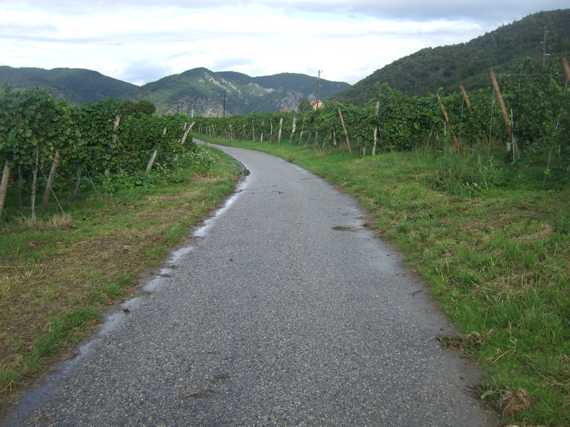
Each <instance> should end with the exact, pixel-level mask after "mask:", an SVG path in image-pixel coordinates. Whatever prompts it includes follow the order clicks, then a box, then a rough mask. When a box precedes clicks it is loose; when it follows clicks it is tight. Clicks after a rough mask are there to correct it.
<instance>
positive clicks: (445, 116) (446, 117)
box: [437, 94, 459, 150]
mask: <svg viewBox="0 0 570 427" xmlns="http://www.w3.org/2000/svg"><path fill="white" fill-rule="evenodd" d="M437 103H438V104H439V109H440V110H441V114H442V115H443V120H444V121H445V125H446V126H447V128H448V129H449V133H450V134H451V137H452V138H453V146H454V148H455V150H459V139H458V138H457V136H456V135H455V133H454V132H453V130H452V127H451V122H450V121H449V114H447V110H446V108H445V105H443V101H442V100H441V96H439V94H437Z"/></svg>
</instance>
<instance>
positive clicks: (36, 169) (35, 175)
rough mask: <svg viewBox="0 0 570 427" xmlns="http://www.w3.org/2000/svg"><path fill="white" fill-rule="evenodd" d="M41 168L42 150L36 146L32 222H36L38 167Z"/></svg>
mask: <svg viewBox="0 0 570 427" xmlns="http://www.w3.org/2000/svg"><path fill="white" fill-rule="evenodd" d="M39 168H40V150H39V149H38V148H36V160H35V164H34V171H33V173H32V195H31V208H32V224H35V223H36V220H37V217H36V193H37V189H38V169H39Z"/></svg>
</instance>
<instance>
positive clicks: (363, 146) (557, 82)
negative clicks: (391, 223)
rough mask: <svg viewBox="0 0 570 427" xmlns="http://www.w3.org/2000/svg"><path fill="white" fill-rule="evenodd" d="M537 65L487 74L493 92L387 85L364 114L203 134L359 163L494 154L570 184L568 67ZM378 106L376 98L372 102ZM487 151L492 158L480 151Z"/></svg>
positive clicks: (296, 116) (338, 111)
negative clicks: (386, 154)
mask: <svg viewBox="0 0 570 427" xmlns="http://www.w3.org/2000/svg"><path fill="white" fill-rule="evenodd" d="M560 62H561V65H562V67H560V66H556V67H554V66H549V67H547V68H546V69H545V68H543V67H542V65H540V64H537V63H535V62H533V61H530V60H529V61H527V62H525V63H523V64H522V65H521V66H520V67H519V69H518V70H517V72H516V73H511V74H506V75H500V76H499V77H497V76H496V75H495V73H494V72H492V71H491V72H490V74H489V88H488V89H481V90H478V91H473V92H472V93H468V92H467V91H466V90H465V88H464V87H463V86H461V87H460V88H458V90H457V92H454V93H448V94H444V93H436V94H433V95H431V96H422V97H415V96H405V95H402V94H400V93H399V92H397V91H395V90H392V89H391V88H390V87H389V86H387V85H382V86H380V87H378V88H377V92H376V94H375V96H374V97H373V98H374V101H373V102H371V103H369V104H368V105H366V106H356V105H351V104H342V103H335V102H331V103H327V104H326V105H325V107H324V108H320V109H318V110H312V109H308V111H304V112H303V111H302V112H299V113H274V114H251V115H248V116H241V117H228V118H202V119H199V120H197V123H196V126H197V130H198V132H200V133H201V134H204V135H208V136H216V137H224V138H226V139H229V140H233V139H242V140H251V141H257V142H259V143H269V142H280V141H282V140H285V139H286V140H289V141H290V142H291V143H293V144H298V145H307V146H314V147H317V148H319V149H331V148H341V149H344V150H347V151H349V152H352V153H356V154H358V155H361V156H367V155H375V154H377V153H379V152H383V151H409V150H412V149H419V148H422V149H423V148H433V149H435V150H442V149H446V148H450V149H451V150H452V151H454V152H456V153H458V154H460V155H462V156H464V157H465V158H469V157H471V156H472V155H473V154H475V155H478V154H480V153H482V152H492V153H493V155H495V156H497V157H498V158H499V159H504V160H505V162H506V163H512V164H516V163H519V162H523V163H525V162H526V164H532V165H536V164H537V163H540V164H542V165H543V167H542V172H541V173H544V177H543V178H545V179H553V178H554V177H555V179H567V178H568V175H569V172H570V170H569V164H570V163H569V160H570V143H569V142H568V141H569V139H568V138H569V137H568V135H570V92H569V90H568V81H569V80H570V67H569V66H568V62H567V61H566V60H565V59H564V58H563V59H562V60H561V61H560ZM371 98H372V96H371ZM482 147H486V148H487V150H482Z"/></svg>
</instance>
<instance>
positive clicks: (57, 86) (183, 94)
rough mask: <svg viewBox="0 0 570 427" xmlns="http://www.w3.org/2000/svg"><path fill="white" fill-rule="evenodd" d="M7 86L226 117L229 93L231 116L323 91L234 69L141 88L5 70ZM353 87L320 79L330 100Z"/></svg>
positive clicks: (63, 73)
mask: <svg viewBox="0 0 570 427" xmlns="http://www.w3.org/2000/svg"><path fill="white" fill-rule="evenodd" d="M1 84H5V85H8V86H12V87H16V88H32V87H40V88H45V89H47V90H48V91H49V92H51V93H52V94H54V95H56V96H60V97H62V98H65V99H67V100H68V101H70V102H73V103H78V104H80V103H87V102H96V101H101V100H103V99H106V98H117V99H148V100H149V101H152V102H153V103H155V104H156V106H157V108H158V111H160V112H171V113H172V112H187V113H191V112H192V111H194V113H195V114H196V115H220V114H222V112H223V105H224V94H225V97H226V113H227V114H244V113H250V112H267V111H280V110H293V109H295V108H297V106H298V104H299V101H300V100H301V99H302V98H304V97H307V98H313V97H315V92H316V88H317V81H316V78H315V77H310V76H306V75H303V74H289V73H284V74H276V75H274V76H264V77H250V76H248V75H245V74H241V73H236V72H231V71H227V72H219V73H216V72H213V71H210V70H207V69H206V68H196V69H193V70H189V71H186V72H184V73H182V74H176V75H173V76H168V77H164V78H163V79H160V80H158V81H156V82H154V83H149V84H146V85H144V86H142V87H139V86H135V85H133V84H130V83H126V82H123V81H121V80H117V79H113V78H111V77H107V76H104V75H103V74H100V73H98V72H96V71H90V70H82V69H73V68H55V69H53V70H44V69H41V68H11V67H6V66H0V85H1ZM349 87H350V85H348V84H347V83H338V82H330V81H327V80H320V84H319V88H320V97H321V98H322V99H326V98H329V97H331V96H333V95H335V94H337V93H339V92H341V91H342V90H345V89H347V88H349Z"/></svg>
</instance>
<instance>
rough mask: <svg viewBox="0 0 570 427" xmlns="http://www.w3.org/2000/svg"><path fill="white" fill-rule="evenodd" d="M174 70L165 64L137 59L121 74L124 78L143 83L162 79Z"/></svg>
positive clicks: (135, 82) (138, 83)
mask: <svg viewBox="0 0 570 427" xmlns="http://www.w3.org/2000/svg"><path fill="white" fill-rule="evenodd" d="M171 72H172V70H171V69H170V68H169V67H167V66H165V65H163V64H157V63H154V62H150V61H144V60H143V61H135V62H132V63H130V64H129V65H128V66H127V67H126V68H125V69H124V71H122V73H121V74H120V77H121V79H122V80H126V81H128V82H132V83H134V84H136V85H143V84H144V83H147V82H152V81H156V80H159V79H161V78H162V77H164V76H166V75H168V74H170V73H171Z"/></svg>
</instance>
